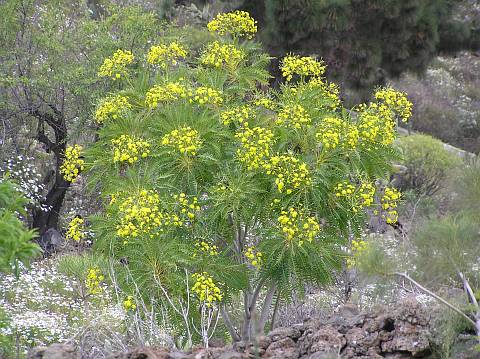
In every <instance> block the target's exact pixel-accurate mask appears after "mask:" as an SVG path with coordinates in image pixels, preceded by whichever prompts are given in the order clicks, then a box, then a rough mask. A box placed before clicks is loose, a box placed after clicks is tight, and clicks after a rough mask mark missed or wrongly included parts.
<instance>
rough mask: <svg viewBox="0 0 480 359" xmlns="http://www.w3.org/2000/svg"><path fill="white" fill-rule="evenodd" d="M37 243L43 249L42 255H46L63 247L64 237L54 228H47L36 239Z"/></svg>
mask: <svg viewBox="0 0 480 359" xmlns="http://www.w3.org/2000/svg"><path fill="white" fill-rule="evenodd" d="M38 244H39V245H40V247H41V248H42V250H43V255H44V256H45V257H48V256H50V255H52V254H53V253H55V252H59V251H60V250H61V249H62V248H63V247H65V239H64V238H63V236H62V235H61V234H60V232H58V231H57V230H56V229H55V228H49V229H48V230H47V231H46V232H45V233H44V234H43V235H42V236H41V237H40V238H39V239H38Z"/></svg>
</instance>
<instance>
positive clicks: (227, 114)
mask: <svg viewBox="0 0 480 359" xmlns="http://www.w3.org/2000/svg"><path fill="white" fill-rule="evenodd" d="M254 116H255V112H254V111H253V109H252V108H251V107H250V106H238V107H234V108H232V109H231V110H226V111H223V112H222V113H221V114H220V118H221V120H222V122H223V124H224V125H225V126H228V125H229V124H230V123H235V124H237V123H238V124H240V125H241V126H244V127H248V121H249V120H250V119H253V118H254Z"/></svg>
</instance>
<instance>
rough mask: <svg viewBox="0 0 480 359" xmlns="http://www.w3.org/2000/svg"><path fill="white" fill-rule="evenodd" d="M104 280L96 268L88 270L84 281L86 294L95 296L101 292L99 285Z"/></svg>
mask: <svg viewBox="0 0 480 359" xmlns="http://www.w3.org/2000/svg"><path fill="white" fill-rule="evenodd" d="M104 279H105V277H104V276H103V274H102V272H101V271H100V269H98V268H89V270H88V273H87V278H86V279H85V286H86V287H87V291H88V294H91V295H95V294H99V293H101V292H102V287H101V286H100V284H101V283H102V281H103V280H104Z"/></svg>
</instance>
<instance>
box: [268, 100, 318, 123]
mask: <svg viewBox="0 0 480 359" xmlns="http://www.w3.org/2000/svg"><path fill="white" fill-rule="evenodd" d="M311 122H312V119H311V118H310V115H309V114H308V113H307V111H306V110H305V108H304V107H303V106H302V105H299V104H295V105H286V106H285V107H284V108H283V109H282V110H281V111H280V112H279V113H278V116H277V119H276V120H275V124H277V125H279V126H282V127H285V128H296V129H300V128H302V127H303V126H308V125H310V123H311Z"/></svg>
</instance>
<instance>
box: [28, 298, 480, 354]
mask: <svg viewBox="0 0 480 359" xmlns="http://www.w3.org/2000/svg"><path fill="white" fill-rule="evenodd" d="M429 337H430V331H429V317H428V316H427V315H426V312H425V310H424V309H423V308H422V307H421V305H420V304H419V303H417V302H416V301H415V300H414V299H412V298H407V299H406V300H404V301H403V302H401V303H398V304H397V306H396V307H395V308H394V309H392V310H387V309H384V310H377V311H375V312H371V313H359V312H358V311H357V310H356V309H355V308H353V307H350V306H345V307H342V308H340V309H339V310H338V312H337V313H334V314H332V315H331V316H330V317H329V318H326V319H325V320H322V321H321V320H319V319H317V320H308V321H306V322H304V323H303V324H300V325H295V326H291V327H288V328H276V329H275V330H273V331H271V332H270V333H269V334H268V335H266V336H259V337H257V338H256V340H254V341H253V342H243V341H240V342H237V343H234V344H233V345H228V346H223V347H215V346H213V347H210V348H209V349H204V348H202V347H200V346H197V347H194V348H192V350H191V351H190V352H181V351H176V350H170V349H167V348H154V347H151V348H136V349H132V350H130V351H128V352H126V353H118V354H115V355H113V356H111V357H110V359H253V358H255V359H257V358H265V359H266V358H270V359H330V358H338V357H341V358H345V359H350V358H355V359H361V358H363V359H381V358H390V359H411V358H425V357H426V356H428V355H429V354H430V351H431V349H430V342H429ZM470 341H471V340H470V339H469V340H468V341H465V344H467V342H468V344H469V345H470ZM472 353H473V352H472ZM28 358H30V359H41V358H45V359H46V358H48V359H77V358H78V355H77V353H76V352H75V350H74V348H72V347H71V346H69V345H60V344H56V345H52V346H50V347H47V348H35V349H34V350H32V352H31V353H30V355H29V357H28ZM459 358H460V357H459ZM462 358H468V359H470V358H475V357H474V356H473V357H471V356H463V357H462Z"/></svg>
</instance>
